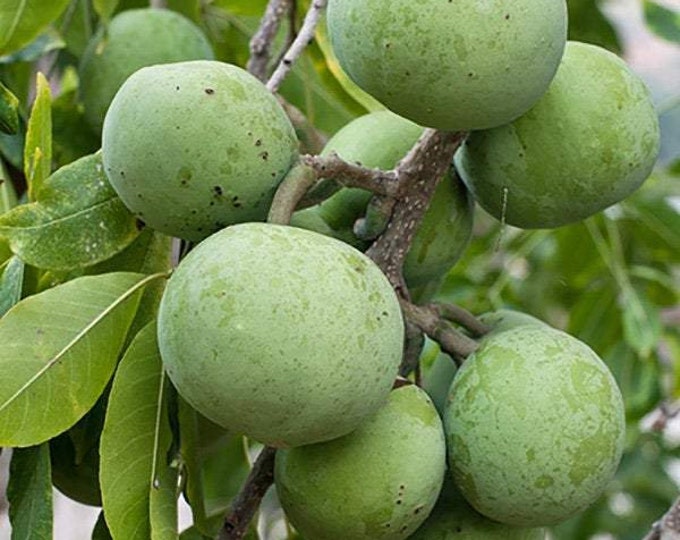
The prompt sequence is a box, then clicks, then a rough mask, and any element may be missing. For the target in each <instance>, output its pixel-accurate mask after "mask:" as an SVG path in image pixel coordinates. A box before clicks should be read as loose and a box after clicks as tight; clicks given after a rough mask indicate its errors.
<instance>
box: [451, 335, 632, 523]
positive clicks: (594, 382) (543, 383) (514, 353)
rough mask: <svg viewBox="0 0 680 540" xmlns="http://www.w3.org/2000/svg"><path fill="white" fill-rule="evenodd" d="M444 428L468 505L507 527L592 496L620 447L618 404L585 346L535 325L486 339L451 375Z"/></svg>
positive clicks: (569, 511)
mask: <svg viewBox="0 0 680 540" xmlns="http://www.w3.org/2000/svg"><path fill="white" fill-rule="evenodd" d="M448 401H449V402H448V405H447V408H446V412H445V421H444V424H445V429H446V432H447V446H448V451H449V465H450V468H451V470H452V472H453V474H454V478H455V481H456V484H457V486H458V488H459V489H460V490H461V492H462V493H463V495H464V496H465V498H466V499H467V501H468V502H469V503H470V504H471V505H472V506H473V507H474V508H475V509H476V510H477V511H479V512H480V513H482V514H484V515H485V516H487V517H489V518H491V519H494V520H497V521H500V522H503V523H509V524H512V525H522V526H542V525H550V524H554V523H557V522H559V521H562V520H564V519H566V518H568V517H570V516H571V515H573V514H575V513H576V512H578V511H580V510H583V509H584V508H586V507H587V506H589V505H590V504H591V503H593V502H594V501H595V499H597V497H598V496H599V495H600V494H601V493H602V491H603V490H604V488H605V486H606V485H607V483H608V482H609V481H610V480H611V478H612V477H613V475H614V473H615V471H616V468H617V466H618V463H619V460H620V458H621V452H622V450H623V443H624V434H625V422H624V409H623V399H622V397H621V392H620V390H619V389H618V387H617V385H616V382H615V381H614V378H613V376H612V374H611V373H610V371H609V369H608V368H607V367H606V366H605V364H604V363H603V362H602V361H601V360H600V359H599V358H598V356H597V355H596V354H595V353H594V352H593V351H592V350H591V349H590V348H589V347H588V346H587V345H585V344H584V343H582V342H580V341H578V340H577V339H575V338H573V337H571V336H569V335H568V334H565V333H564V332H560V331H558V330H554V329H551V328H549V327H541V326H537V325H524V326H518V327H517V328H514V329H512V330H508V331H505V332H501V333H498V334H496V335H495V336H493V337H492V338H490V339H488V340H487V341H485V342H484V343H483V344H482V345H481V346H480V348H479V349H478V350H477V351H476V352H475V353H474V354H472V355H471V356H470V357H469V358H468V359H467V360H466V362H465V363H464V364H463V366H462V367H461V368H460V369H459V370H458V373H457V374H456V377H455V378H454V381H453V384H452V385H451V389H450V391H449V398H448Z"/></svg>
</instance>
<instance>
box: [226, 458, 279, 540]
mask: <svg viewBox="0 0 680 540" xmlns="http://www.w3.org/2000/svg"><path fill="white" fill-rule="evenodd" d="M275 457H276V449H275V448H271V447H270V446H265V447H264V448H263V449H262V452H260V455H259V456H257V459H256V460H255V463H254V465H253V468H252V469H251V471H250V474H249V475H248V478H247V479H246V481H245V483H244V484H243V486H241V491H239V493H238V495H237V496H236V499H234V502H233V503H232V505H231V509H230V510H229V514H228V515H227V518H226V519H225V521H224V524H223V525H222V529H221V530H220V533H219V536H218V537H217V538H218V540H241V539H242V538H243V537H244V535H245V534H246V531H247V529H248V525H249V524H250V522H251V521H252V519H253V516H254V515H255V512H257V509H258V508H259V506H260V502H261V501H262V497H264V495H265V493H267V490H268V489H269V487H270V486H271V485H272V484H273V483H274V459H275Z"/></svg>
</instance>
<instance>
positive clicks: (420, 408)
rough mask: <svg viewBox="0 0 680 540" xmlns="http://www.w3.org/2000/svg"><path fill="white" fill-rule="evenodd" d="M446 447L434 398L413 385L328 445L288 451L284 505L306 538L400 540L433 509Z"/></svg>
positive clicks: (279, 473) (279, 482)
mask: <svg viewBox="0 0 680 540" xmlns="http://www.w3.org/2000/svg"><path fill="white" fill-rule="evenodd" d="M445 467H446V447H445V445H444V433H443V431H442V425H441V420H440V419H439V416H438V415H437V411H436V410H435V408H434V406H433V405H432V402H431V401H430V399H429V398H428V397H427V394H425V392H423V391H422V390H421V389H419V388H418V387H416V386H413V385H410V386H405V387H402V388H399V389H397V390H393V391H392V392H391V393H390V398H389V401H388V402H387V404H386V405H385V406H384V407H383V408H381V409H380V410H379V411H378V412H377V413H376V414H375V416H373V417H372V418H371V419H369V420H367V421H366V422H365V423H363V424H362V425H361V426H360V427H359V428H358V429H357V430H356V431H354V432H352V433H350V434H349V435H346V436H345V437H342V438H340V439H336V440H334V441H329V442H326V443H322V444H315V445H311V446H302V447H299V448H293V449H291V450H286V451H280V452H279V453H278V454H277V456H276V467H275V475H274V477H275V482H276V489H277V492H278V494H279V499H280V500H281V505H282V506H283V509H284V511H285V512H286V515H287V516H288V518H290V520H291V522H292V523H293V525H294V526H295V527H296V528H297V529H298V530H299V531H300V533H301V534H302V535H303V536H304V537H305V538H310V539H312V538H313V539H314V540H338V539H340V538H342V539H343V540H380V539H384V540H387V539H390V540H399V539H402V538H407V537H408V536H409V535H410V534H411V533H413V531H415V529H416V528H417V527H418V526H419V525H420V524H421V523H422V522H423V520H424V519H425V518H426V517H427V515H428V514H429V513H430V511H431V510H432V507H433V506H434V504H435V501H436V500H437V496H438V494H439V491H440V489H441V486H442V481H443V478H444V472H445Z"/></svg>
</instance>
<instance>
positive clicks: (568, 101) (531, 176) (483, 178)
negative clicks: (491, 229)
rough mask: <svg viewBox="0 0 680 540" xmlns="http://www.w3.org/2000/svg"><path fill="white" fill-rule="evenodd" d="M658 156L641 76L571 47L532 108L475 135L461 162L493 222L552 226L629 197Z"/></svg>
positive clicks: (591, 50) (610, 58) (614, 60)
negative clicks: (504, 123) (511, 120)
mask: <svg viewBox="0 0 680 540" xmlns="http://www.w3.org/2000/svg"><path fill="white" fill-rule="evenodd" d="M658 151H659V125H658V119H657V115H656V112H655V110H654V105H653V103H652V101H651V98H650V95H649V92H648V90H647V88H646V87H645V85H644V83H643V82H642V81H641V80H640V78H639V77H637V76H636V75H635V74H634V73H633V72H631V70H630V69H629V68H628V66H626V64H625V63H624V62H623V61H622V60H621V59H620V58H618V57H617V56H615V55H614V54H612V53H610V52H608V51H606V50H604V49H601V48H599V47H595V46H593V45H586V44H584V43H577V42H569V43H568V45H567V48H566V51H565V54H564V58H563V60H562V63H561V65H560V68H559V70H558V71H557V75H556V76H555V79H554V80H553V82H552V84H551V85H550V89H549V90H548V92H547V93H546V94H545V95H544V96H543V97H542V98H541V100H540V101H539V102H538V103H537V104H536V106H534V107H533V108H532V109H531V110H530V111H529V112H527V113H526V114H525V115H524V116H522V117H521V118H519V119H517V120H516V121H514V122H513V123H511V124H508V125H505V126H502V127H498V128H495V129H491V130H487V131H479V132H475V133H472V134H471V135H470V136H469V137H468V139H467V141H466V142H465V144H464V145H463V147H462V148H461V149H460V150H459V151H458V153H457V154H456V159H455V162H456V166H457V168H458V171H459V172H460V174H461V176H462V178H463V180H464V181H465V183H466V184H467V186H468V187H469V188H470V190H471V191H472V192H473V194H474V196H475V199H477V202H479V204H480V205H481V206H482V207H483V208H484V209H485V210H487V211H488V212H489V213H490V214H491V215H493V216H494V217H496V218H497V219H499V220H501V221H503V222H504V223H508V224H510V225H514V226H516V227H521V228H526V229H532V228H552V227H559V226H561V225H566V224H568V223H573V222H576V221H580V220H582V219H585V218H586V217H588V216H591V215H592V214H595V213H596V212H599V211H601V210H604V209H605V208H607V207H608V206H610V205H612V204H614V203H617V202H619V201H621V200H622V199H624V198H625V197H627V196H628V195H630V194H631V193H632V192H633V191H635V190H636V189H637V188H638V187H640V185H641V184H642V182H644V180H645V179H646V178H647V177H648V176H649V174H650V172H651V171H652V168H653V166H654V163H655V161H656V156H657V154H658Z"/></svg>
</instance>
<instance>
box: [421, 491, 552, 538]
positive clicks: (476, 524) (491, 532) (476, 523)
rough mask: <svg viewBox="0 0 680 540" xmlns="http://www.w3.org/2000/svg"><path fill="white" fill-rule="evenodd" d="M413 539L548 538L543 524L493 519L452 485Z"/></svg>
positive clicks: (441, 496)
mask: <svg viewBox="0 0 680 540" xmlns="http://www.w3.org/2000/svg"><path fill="white" fill-rule="evenodd" d="M409 538H410V539H411V540H545V530H544V529H542V528H526V527H512V526H509V525H506V524H505V523H498V522H496V521H491V520H490V519H488V518H486V517H484V516H483V515H481V514H480V513H478V512H477V511H475V509H474V508H472V507H471V506H470V505H469V504H467V503H466V502H465V499H464V498H463V496H462V495H461V494H460V493H459V492H458V491H457V490H456V489H455V488H454V487H453V485H451V483H450V482H448V481H445V482H444V488H443V489H442V493H441V495H440V496H439V499H438V500H437V504H436V505H435V507H434V510H432V513H431V514H430V515H429V517H428V518H427V520H425V522H424V523H423V524H422V525H421V526H420V528H419V529H418V530H417V531H416V532H415V534H413V535H411V536H410V537H409Z"/></svg>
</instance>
